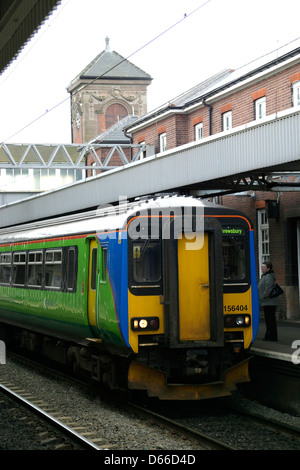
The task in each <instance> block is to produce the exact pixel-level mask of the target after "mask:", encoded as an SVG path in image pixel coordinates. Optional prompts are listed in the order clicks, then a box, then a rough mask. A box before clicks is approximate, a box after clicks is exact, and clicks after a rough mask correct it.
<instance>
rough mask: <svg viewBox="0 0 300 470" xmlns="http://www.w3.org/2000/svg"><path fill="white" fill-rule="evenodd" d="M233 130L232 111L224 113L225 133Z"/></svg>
mask: <svg viewBox="0 0 300 470" xmlns="http://www.w3.org/2000/svg"><path fill="white" fill-rule="evenodd" d="M231 128H232V111H228V112H227V113H223V131H228V130H229V129H231Z"/></svg>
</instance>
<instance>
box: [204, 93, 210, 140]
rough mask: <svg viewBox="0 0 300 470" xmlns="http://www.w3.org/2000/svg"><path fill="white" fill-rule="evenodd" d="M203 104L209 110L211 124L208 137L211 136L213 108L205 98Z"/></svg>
mask: <svg viewBox="0 0 300 470" xmlns="http://www.w3.org/2000/svg"><path fill="white" fill-rule="evenodd" d="M202 103H203V105H204V106H207V107H208V109H209V121H208V122H209V124H208V135H211V127H212V122H211V121H212V106H211V105H210V104H207V103H206V101H205V98H203V99H202Z"/></svg>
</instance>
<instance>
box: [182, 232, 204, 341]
mask: <svg viewBox="0 0 300 470" xmlns="http://www.w3.org/2000/svg"><path fill="white" fill-rule="evenodd" d="M197 245H198V246H197ZM209 282H210V275H209V246H208V233H207V232H206V233H204V237H203V245H202V243H201V244H200V243H199V244H197V243H196V242H195V241H194V240H188V239H187V238H186V237H185V236H184V235H183V236H182V239H180V240H178V294H179V340H180V341H201V340H202V341H203V340H209V339H210V284H209Z"/></svg>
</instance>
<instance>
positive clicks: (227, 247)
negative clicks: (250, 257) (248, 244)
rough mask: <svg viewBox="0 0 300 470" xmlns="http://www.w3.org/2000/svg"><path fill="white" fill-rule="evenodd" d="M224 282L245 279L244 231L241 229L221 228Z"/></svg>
mask: <svg viewBox="0 0 300 470" xmlns="http://www.w3.org/2000/svg"><path fill="white" fill-rule="evenodd" d="M222 232H223V249H222V252H223V269H224V271H223V276H224V280H233V281H242V280H244V279H245V277H246V250H245V230H244V228H243V227H223V229H222Z"/></svg>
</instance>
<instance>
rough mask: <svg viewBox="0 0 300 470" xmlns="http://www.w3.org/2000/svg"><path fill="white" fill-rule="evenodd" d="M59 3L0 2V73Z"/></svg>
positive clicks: (50, 0) (57, 0)
mask: <svg viewBox="0 0 300 470" xmlns="http://www.w3.org/2000/svg"><path fill="white" fill-rule="evenodd" d="M60 3H61V0H1V2H0V73H2V72H3V71H4V70H5V69H6V68H7V67H8V66H9V65H10V63H11V62H12V61H13V59H15V58H16V57H17V55H18V54H19V53H20V51H21V50H22V49H23V47H24V45H25V44H26V43H27V42H28V41H29V40H30V39H31V37H32V36H33V35H34V34H35V33H36V32H37V31H38V29H39V28H40V26H41V25H42V24H43V23H44V21H45V20H46V19H47V18H48V17H49V16H50V14H51V13H52V12H53V10H54V9H55V8H56V7H58V5H60Z"/></svg>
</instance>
